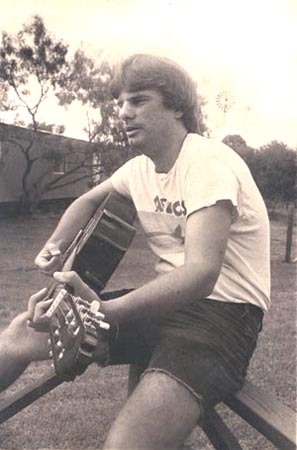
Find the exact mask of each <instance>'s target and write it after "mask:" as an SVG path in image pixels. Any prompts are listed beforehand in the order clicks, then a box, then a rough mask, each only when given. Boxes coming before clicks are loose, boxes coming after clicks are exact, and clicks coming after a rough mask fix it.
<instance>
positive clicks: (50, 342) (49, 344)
mask: <svg viewBox="0 0 297 450" xmlns="http://www.w3.org/2000/svg"><path fill="white" fill-rule="evenodd" d="M47 345H48V346H51V345H52V341H51V340H50V338H48V340H47Z"/></svg>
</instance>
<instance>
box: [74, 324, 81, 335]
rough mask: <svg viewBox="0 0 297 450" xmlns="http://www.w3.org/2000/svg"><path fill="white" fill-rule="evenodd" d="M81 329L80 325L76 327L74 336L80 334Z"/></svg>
mask: <svg viewBox="0 0 297 450" xmlns="http://www.w3.org/2000/svg"><path fill="white" fill-rule="evenodd" d="M79 330H80V327H79V326H78V327H77V328H76V330H73V334H74V336H77V335H78V333H79Z"/></svg>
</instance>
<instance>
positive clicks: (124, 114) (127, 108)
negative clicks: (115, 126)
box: [119, 102, 135, 121]
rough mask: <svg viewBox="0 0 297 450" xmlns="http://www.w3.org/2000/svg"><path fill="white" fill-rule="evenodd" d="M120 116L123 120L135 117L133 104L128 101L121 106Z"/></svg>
mask: <svg viewBox="0 0 297 450" xmlns="http://www.w3.org/2000/svg"><path fill="white" fill-rule="evenodd" d="M119 117H120V119H121V120H124V121H125V120H128V119H133V118H134V117H135V111H134V108H133V107H132V105H130V104H129V103H128V102H124V103H123V105H122V106H121V107H120V113H119Z"/></svg>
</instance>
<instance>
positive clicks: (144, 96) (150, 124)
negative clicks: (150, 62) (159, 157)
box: [118, 89, 180, 156]
mask: <svg viewBox="0 0 297 450" xmlns="http://www.w3.org/2000/svg"><path fill="white" fill-rule="evenodd" d="M118 105H119V107H120V119H121V120H122V121H123V122H124V125H125V131H126V134H127V137H128V140H129V144H130V145H131V146H132V147H133V148H135V149H137V150H139V151H140V152H142V153H144V154H147V155H148V156H150V155H151V156H153V154H154V152H156V151H159V148H160V147H162V142H165V141H166V139H167V137H168V136H170V135H171V134H172V132H173V130H174V126H175V125H176V122H177V120H178V118H179V117H180V113H177V112H176V111H173V110H171V109H169V108H167V107H166V106H164V104H163V98H162V95H161V94H160V93H159V92H158V91H155V90H151V89H147V90H141V91H136V92H126V91H122V92H121V94H120V96H119V98H118Z"/></svg>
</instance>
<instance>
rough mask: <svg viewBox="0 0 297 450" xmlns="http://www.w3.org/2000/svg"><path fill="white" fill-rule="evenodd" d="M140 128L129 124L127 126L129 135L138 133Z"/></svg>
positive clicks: (126, 129)
mask: <svg viewBox="0 0 297 450" xmlns="http://www.w3.org/2000/svg"><path fill="white" fill-rule="evenodd" d="M139 130H140V127H132V126H128V127H126V128H125V131H126V134H127V136H128V137H131V136H133V135H134V134H136V133H137V132H138V131H139Z"/></svg>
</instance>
